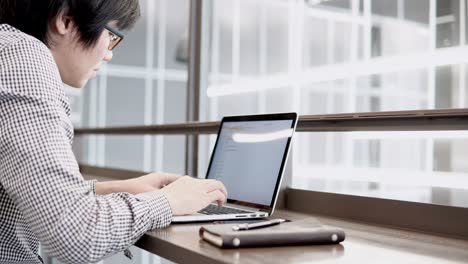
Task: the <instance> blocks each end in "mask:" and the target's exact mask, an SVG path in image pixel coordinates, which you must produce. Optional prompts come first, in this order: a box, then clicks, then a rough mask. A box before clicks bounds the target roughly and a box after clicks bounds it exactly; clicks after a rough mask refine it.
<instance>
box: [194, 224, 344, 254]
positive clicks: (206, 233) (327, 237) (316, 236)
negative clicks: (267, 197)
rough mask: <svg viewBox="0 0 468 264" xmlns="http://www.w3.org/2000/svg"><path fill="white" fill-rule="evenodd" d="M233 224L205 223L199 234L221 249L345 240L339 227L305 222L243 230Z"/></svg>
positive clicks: (326, 242) (320, 243)
mask: <svg viewBox="0 0 468 264" xmlns="http://www.w3.org/2000/svg"><path fill="white" fill-rule="evenodd" d="M233 226H236V224H218V225H205V226H202V227H201V228H200V237H201V238H202V239H203V240H205V241H208V242H209V243H211V244H213V245H215V246H218V247H221V248H238V247H265V246H288V245H323V244H337V243H340V242H342V241H343V240H344V239H345V233H344V231H343V230H342V229H340V228H337V227H331V226H323V225H318V224H317V223H316V222H312V223H311V222H308V221H296V222H295V221H292V222H286V223H283V224H280V225H275V226H269V227H265V228H259V229H252V230H242V231H234V230H233V229H232V227H233Z"/></svg>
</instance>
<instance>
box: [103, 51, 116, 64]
mask: <svg viewBox="0 0 468 264" xmlns="http://www.w3.org/2000/svg"><path fill="white" fill-rule="evenodd" d="M113 56H114V54H113V53H112V50H108V51H107V52H106V55H105V56H104V61H106V62H109V61H110V60H112V57H113Z"/></svg>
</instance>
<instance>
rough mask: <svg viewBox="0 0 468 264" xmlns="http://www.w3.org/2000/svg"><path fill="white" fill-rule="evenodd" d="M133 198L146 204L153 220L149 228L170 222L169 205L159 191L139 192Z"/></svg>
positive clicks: (164, 225)
mask: <svg viewBox="0 0 468 264" xmlns="http://www.w3.org/2000/svg"><path fill="white" fill-rule="evenodd" d="M135 198H137V200H140V201H145V203H146V205H147V206H148V210H149V217H150V218H151V219H152V220H153V221H152V225H151V229H155V228H162V227H166V226H168V225H169V224H170V223H171V222H172V209H171V205H170V204H169V201H168V200H167V198H166V196H165V195H164V194H162V193H161V192H157V191H156V192H146V193H140V194H137V195H135Z"/></svg>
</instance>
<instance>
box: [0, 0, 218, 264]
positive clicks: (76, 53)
mask: <svg viewBox="0 0 468 264" xmlns="http://www.w3.org/2000/svg"><path fill="white" fill-rule="evenodd" d="M138 17H139V5H138V1H137V0H112V1H108V0H0V184H1V185H0V262H2V263H5V262H7V263H15V262H21V263H41V262H42V260H41V258H40V256H39V255H38V246H39V243H41V245H42V247H43V248H44V249H45V250H46V251H47V253H48V254H49V255H51V256H54V257H56V258H58V259H59V260H61V261H64V262H69V263H88V262H96V261H99V260H100V259H102V258H104V257H106V256H109V255H111V254H114V253H116V252H119V251H122V250H125V249H126V248H128V247H129V246H130V245H132V244H133V243H134V242H135V241H136V240H137V239H138V238H140V237H141V236H142V235H143V234H144V233H145V232H146V231H148V230H150V229H154V228H161V227H165V226H167V225H168V224H170V222H171V218H172V216H173V215H183V214H190V213H194V212H196V211H198V210H200V209H202V208H204V207H205V206H207V205H208V204H210V203H212V202H217V203H219V204H222V203H224V202H225V200H226V197H227V193H226V189H225V187H224V186H223V184H222V183H220V182H218V181H213V180H199V179H194V178H191V177H188V176H185V177H180V176H178V175H173V174H149V175H145V176H142V177H140V178H135V179H131V180H126V181H114V182H103V183H100V182H96V181H89V182H87V181H85V180H83V178H82V176H81V175H80V173H79V170H78V166H77V162H76V160H75V157H74V155H73V153H72V150H71V142H72V140H73V127H72V125H71V122H70V119H69V115H70V107H69V103H68V102H67V99H66V97H65V94H64V91H63V87H62V82H63V83H66V84H68V85H70V86H74V87H83V86H84V85H85V84H86V82H87V81H88V80H89V79H90V78H92V77H94V76H95V75H96V72H97V71H98V70H99V67H100V65H101V64H102V62H103V61H110V60H111V59H112V49H114V48H115V46H116V45H117V44H118V43H119V42H120V40H121V34H120V33H119V30H127V29H129V28H131V27H132V26H133V24H134V23H135V21H136V19H137V18H138Z"/></svg>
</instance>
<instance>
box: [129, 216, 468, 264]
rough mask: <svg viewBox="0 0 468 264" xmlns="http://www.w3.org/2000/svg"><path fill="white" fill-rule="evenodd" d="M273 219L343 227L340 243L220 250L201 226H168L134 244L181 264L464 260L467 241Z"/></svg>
mask: <svg viewBox="0 0 468 264" xmlns="http://www.w3.org/2000/svg"><path fill="white" fill-rule="evenodd" d="M275 217H281V218H287V219H291V220H293V221H294V220H302V219H310V218H313V219H316V220H318V221H320V222H321V223H323V224H328V225H335V226H339V227H342V228H343V229H345V232H346V236H347V237H346V240H345V241H344V242H343V243H341V244H339V245H325V246H290V247H270V248H246V249H245V248H244V249H219V248H217V247H214V246H212V245H210V244H209V243H207V242H205V241H203V240H200V238H199V236H198V230H199V227H200V224H173V225H171V226H169V227H167V228H164V229H159V230H153V231H150V232H148V233H146V234H145V235H144V236H143V237H142V238H141V239H140V240H139V241H138V242H137V244H136V245H137V246H138V247H140V248H142V249H145V250H147V251H149V252H152V253H154V254H157V255H159V256H162V257H164V258H167V259H169V260H172V261H175V262H180V263H285V262H287V263H305V262H311V261H314V262H320V263H392V264H394V263H468V241H462V240H455V239H448V238H442V237H438V236H430V235H425V234H420V233H414V232H408V231H403V230H396V229H391V228H384V227H376V226H370V225H364V224H359V223H353V222H349V221H343V220H336V219H331V218H325V217H319V216H311V215H304V214H298V213H293V212H287V211H278V212H277V213H276V214H275Z"/></svg>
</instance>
